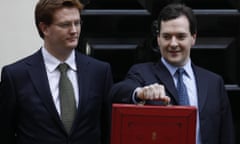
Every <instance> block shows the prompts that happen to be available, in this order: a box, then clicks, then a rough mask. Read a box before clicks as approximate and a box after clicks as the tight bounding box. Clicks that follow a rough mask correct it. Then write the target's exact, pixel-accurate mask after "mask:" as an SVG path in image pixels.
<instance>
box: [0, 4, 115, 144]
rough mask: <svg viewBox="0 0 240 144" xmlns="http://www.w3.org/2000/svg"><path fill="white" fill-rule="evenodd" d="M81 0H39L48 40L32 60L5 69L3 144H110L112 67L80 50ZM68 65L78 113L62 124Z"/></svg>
mask: <svg viewBox="0 0 240 144" xmlns="http://www.w3.org/2000/svg"><path fill="white" fill-rule="evenodd" d="M82 9H83V5H82V4H81V3H80V2H79V1H78V0H39V1H38V3H37V5H36V9H35V22H36V26H37V28H38V32H39V34H40V36H41V38H42V39H43V41H44V44H43V46H42V47H41V48H40V50H38V51H37V52H36V53H34V54H33V55H31V56H28V57H26V58H24V59H22V60H19V61H17V62H15V63H13V64H10V65H8V66H5V67H3V69H2V77H1V82H0V115H1V116H0V117H1V118H0V132H1V134H0V143H4V144H13V143H18V144H67V143H68V144H108V143H109V139H110V124H111V121H110V118H111V117H110V116H111V99H110V98H109V97H108V93H109V90H110V88H111V86H112V82H113V81H112V74H111V68H110V65H109V64H108V63H105V62H102V61H99V60H96V59H94V58H91V57H88V56H85V55H83V54H81V53H79V52H77V51H76V50H75V48H76V46H77V44H78V39H79V35H80V30H81V19H80V12H81V10H82ZM62 63H64V64H65V65H66V64H67V66H68V71H67V76H68V78H69V79H70V81H71V83H72V86H73V89H72V92H73V93H74V94H73V99H72V100H73V101H75V104H76V105H74V106H73V109H75V115H73V116H74V117H73V120H71V122H68V125H70V127H69V129H66V125H64V124H63V121H62V106H61V104H60V103H61V102H62V101H61V98H60V96H59V95H60V92H59V89H60V88H59V86H58V84H59V81H60V80H59V79H60V72H59V70H58V66H59V64H62ZM72 105H73V104H69V105H68V106H69V107H70V106H72Z"/></svg>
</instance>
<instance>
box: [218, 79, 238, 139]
mask: <svg viewBox="0 0 240 144" xmlns="http://www.w3.org/2000/svg"><path fill="white" fill-rule="evenodd" d="M220 85H221V90H220V91H221V94H222V96H221V103H222V104H221V105H222V108H221V111H222V113H221V122H222V124H221V136H220V138H221V140H220V141H221V143H222V144H235V135H234V126H233V119H232V111H231V105H230V103H229V99H228V95H227V92H226V90H225V87H224V83H223V80H221V82H220Z"/></svg>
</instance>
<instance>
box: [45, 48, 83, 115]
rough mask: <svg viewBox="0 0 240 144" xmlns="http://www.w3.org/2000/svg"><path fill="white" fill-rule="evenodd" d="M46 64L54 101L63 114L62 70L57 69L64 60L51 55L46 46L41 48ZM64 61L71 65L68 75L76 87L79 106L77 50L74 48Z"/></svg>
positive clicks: (59, 112) (75, 94)
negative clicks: (59, 84)
mask: <svg viewBox="0 0 240 144" xmlns="http://www.w3.org/2000/svg"><path fill="white" fill-rule="evenodd" d="M41 51H42V55H43V60H44V64H45V67H46V70H47V76H48V82H49V86H50V90H51V93H52V98H53V102H54V104H55V107H56V109H57V112H58V114H59V115H60V114H61V110H60V99H59V86H58V83H59V79H60V72H59V70H58V69H57V67H58V65H59V64H60V63H63V62H62V61H59V60H58V59H57V58H56V57H54V56H53V55H51V54H50V53H49V52H48V51H47V49H46V48H44V47H42V48H41ZM64 63H67V64H68V65H69V67H70V69H69V70H68V72H67V75H68V77H69V79H70V81H71V82H72V85H73V89H74V96H75V100H76V106H77V107H78V101H79V88H78V81H77V66H76V62H75V51H74V50H73V51H72V53H71V54H70V56H69V57H68V59H67V60H66V61H64Z"/></svg>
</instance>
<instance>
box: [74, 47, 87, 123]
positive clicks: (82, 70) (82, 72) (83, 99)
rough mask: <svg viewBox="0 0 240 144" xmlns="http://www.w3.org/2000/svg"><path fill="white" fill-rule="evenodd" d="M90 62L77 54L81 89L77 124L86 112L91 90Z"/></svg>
mask: <svg viewBox="0 0 240 144" xmlns="http://www.w3.org/2000/svg"><path fill="white" fill-rule="evenodd" d="M89 64H90V63H89V61H87V60H86V59H85V57H84V56H83V55H82V54H80V53H78V52H76V65H77V78H78V87H79V102H78V110H77V116H76V118H75V123H76V122H78V121H79V119H80V117H81V115H82V114H81V113H82V111H83V110H84V107H85V105H86V104H87V103H88V102H87V100H88V99H87V98H88V97H87V96H88V92H89V89H90V86H89V84H90V81H89V76H90V74H89Z"/></svg>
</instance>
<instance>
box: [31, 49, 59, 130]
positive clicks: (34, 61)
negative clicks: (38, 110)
mask: <svg viewBox="0 0 240 144" xmlns="http://www.w3.org/2000/svg"><path fill="white" fill-rule="evenodd" d="M28 65H29V68H28V72H29V75H30V77H31V79H32V82H33V85H34V87H35V88H36V90H37V93H38V95H39V97H40V98H41V99H42V101H43V103H44V105H45V107H46V108H47V109H48V111H49V112H50V113H51V114H52V116H53V118H54V119H55V120H56V121H57V123H59V124H60V125H62V123H61V120H60V117H59V115H58V112H57V110H56V107H55V104H54V103H53V100H52V95H51V91H50V87H49V83H48V78H47V73H46V69H45V65H44V62H43V57H42V54H41V51H40V50H39V51H38V52H37V53H35V54H34V55H33V56H32V57H31V58H30V60H29V61H28ZM62 126H63V125H62Z"/></svg>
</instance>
